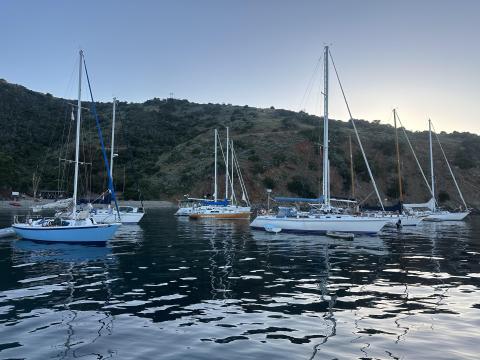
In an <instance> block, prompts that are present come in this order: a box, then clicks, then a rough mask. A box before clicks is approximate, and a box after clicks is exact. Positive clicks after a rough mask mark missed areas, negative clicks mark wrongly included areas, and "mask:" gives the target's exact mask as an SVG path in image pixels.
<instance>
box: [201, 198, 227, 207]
mask: <svg viewBox="0 0 480 360" xmlns="http://www.w3.org/2000/svg"><path fill="white" fill-rule="evenodd" d="M228 204H229V201H228V200H227V199H225V200H217V201H214V200H202V201H201V205H202V206H208V205H215V206H227V205H228Z"/></svg>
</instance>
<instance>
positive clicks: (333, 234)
mask: <svg viewBox="0 0 480 360" xmlns="http://www.w3.org/2000/svg"><path fill="white" fill-rule="evenodd" d="M326 235H327V236H329V237H331V238H335V239H345V240H353V239H354V238H355V234H353V233H346V232H340V231H327V232H326Z"/></svg>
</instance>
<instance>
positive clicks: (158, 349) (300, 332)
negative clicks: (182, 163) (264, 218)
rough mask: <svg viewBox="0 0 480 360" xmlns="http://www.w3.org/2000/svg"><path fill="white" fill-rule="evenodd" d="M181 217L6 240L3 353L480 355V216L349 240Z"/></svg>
mask: <svg viewBox="0 0 480 360" xmlns="http://www.w3.org/2000/svg"><path fill="white" fill-rule="evenodd" d="M172 214H173V212H172V211H171V210H157V211H153V210H152V211H150V212H149V213H148V214H147V215H146V216H145V218H144V220H143V222H142V223H141V224H140V225H139V226H124V227H122V228H121V230H120V231H119V232H118V233H117V235H116V237H115V239H114V240H113V241H111V242H110V244H109V245H108V246H107V247H89V246H82V245H46V244H37V243H32V242H30V241H18V240H14V239H0V274H1V275H0V276H1V277H0V358H2V359H11V358H25V359H50V358H54V359H57V358H58V359H70V358H84V359H107V358H113V359H160V358H161V359H252V358H262V359H355V358H375V359H376V358H381V359H388V358H391V359H399V358H401V359H456V358H465V359H478V358H479V353H480V340H479V338H480V265H479V259H480V236H479V235H480V219H478V218H476V217H471V218H470V219H469V220H468V221H466V222H455V223H450V224H447V223H425V224H423V225H422V226H419V227H417V228H411V229H405V230H403V231H401V232H397V230H393V229H392V230H390V231H385V232H384V233H383V234H382V235H381V236H379V237H358V238H356V239H355V240H354V241H344V240H335V239H329V238H326V237H323V236H296V235H291V234H277V235H273V234H267V233H262V232H256V231H250V229H249V227H248V222H243V221H241V220H239V221H234V222H227V221H216V222H215V221H189V220H188V219H177V218H175V217H174V216H173V215H172ZM11 218H12V214H11V213H9V212H1V213H0V227H4V226H8V225H9V223H10V221H11Z"/></svg>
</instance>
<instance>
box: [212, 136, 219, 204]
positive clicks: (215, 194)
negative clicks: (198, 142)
mask: <svg viewBox="0 0 480 360" xmlns="http://www.w3.org/2000/svg"><path fill="white" fill-rule="evenodd" d="M217 137H218V132H217V129H215V187H214V191H213V200H214V201H217V193H218V192H217Z"/></svg>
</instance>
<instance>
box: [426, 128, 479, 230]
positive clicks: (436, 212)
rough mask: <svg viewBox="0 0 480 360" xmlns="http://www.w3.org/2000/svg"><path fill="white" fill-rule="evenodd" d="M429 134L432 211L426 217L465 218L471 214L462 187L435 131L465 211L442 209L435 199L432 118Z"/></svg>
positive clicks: (450, 219) (437, 219)
mask: <svg viewBox="0 0 480 360" xmlns="http://www.w3.org/2000/svg"><path fill="white" fill-rule="evenodd" d="M428 135H429V145H430V175H431V190H432V199H433V200H434V201H432V209H431V213H430V214H429V215H428V216H427V217H426V218H425V220H427V221H459V220H463V219H465V218H466V217H467V216H468V214H470V211H469V210H468V207H467V204H466V202H465V199H464V198H463V194H462V192H461V190H460V187H459V186H458V183H457V179H456V178H455V175H454V174H453V171H452V168H451V167H450V163H449V162H448V159H447V156H446V155H445V152H444V151H443V147H442V144H441V143H440V139H439V138H438V135H437V134H436V133H435V136H436V137H437V141H438V144H439V146H440V150H441V151H442V154H443V157H444V159H445V162H446V164H447V167H448V170H449V171H450V175H451V176H452V179H453V182H454V183H455V187H456V188H457V191H458V194H459V195H460V199H461V200H462V202H463V205H464V207H465V210H464V211H457V212H451V211H448V210H442V209H440V208H438V207H437V206H436V199H435V173H434V171H433V143H432V120H430V119H428Z"/></svg>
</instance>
